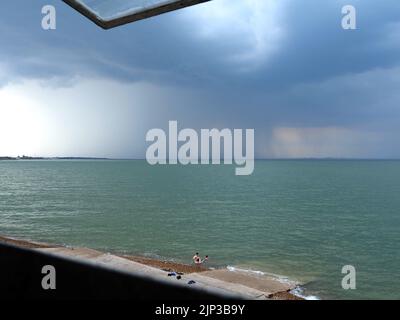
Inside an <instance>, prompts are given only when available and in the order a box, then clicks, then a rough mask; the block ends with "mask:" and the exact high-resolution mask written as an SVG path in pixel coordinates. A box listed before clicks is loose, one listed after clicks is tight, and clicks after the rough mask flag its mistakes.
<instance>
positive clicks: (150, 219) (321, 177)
mask: <svg viewBox="0 0 400 320" xmlns="http://www.w3.org/2000/svg"><path fill="white" fill-rule="evenodd" d="M0 234H3V235H4V234H5V235H9V236H15V237H22V238H26V239H32V240H41V241H48V242H54V243H59V244H67V245H74V246H87V247H91V248H96V249H101V250H105V251H112V252H123V253H130V254H139V255H147V256H151V257H164V258H168V259H172V260H176V261H180V262H191V261H190V259H191V257H192V256H193V254H194V252H196V251H199V252H200V253H201V254H202V255H206V254H208V255H209V256H210V257H211V263H212V265H214V266H218V267H221V266H234V267H238V268H243V269H249V270H257V271H263V272H266V273H272V274H275V275H281V276H286V277H288V278H290V279H293V280H298V281H301V282H303V283H305V289H306V294H310V295H316V296H318V297H321V298H334V299H336V298H338V299H339V298H340V299H356V298H362V299H370V298H378V299H379V298H391V299H394V298H397V299H399V298H400V276H399V271H400V270H399V269H400V161H312V160H310V161H258V162H257V163H256V169H255V172H254V174H253V175H252V176H249V177H237V176H235V174H234V167H233V166H188V167H182V166H158V167H151V166H149V165H147V163H146V162H144V161H1V162H0ZM344 265H353V266H355V267H356V269H357V290H355V291H344V290H343V289H342V288H341V280H342V277H343V275H342V274H341V269H342V267H343V266H344Z"/></svg>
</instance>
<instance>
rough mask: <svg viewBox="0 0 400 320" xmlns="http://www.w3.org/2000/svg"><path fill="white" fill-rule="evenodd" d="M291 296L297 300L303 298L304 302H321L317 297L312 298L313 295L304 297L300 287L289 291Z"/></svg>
mask: <svg viewBox="0 0 400 320" xmlns="http://www.w3.org/2000/svg"><path fill="white" fill-rule="evenodd" d="M290 293H291V294H293V295H295V296H296V297H299V298H303V299H305V300H321V299H320V298H319V297H317V296H313V295H309V296H307V295H305V293H304V289H303V288H302V287H300V286H297V287H296V288H294V289H293V290H292V291H290Z"/></svg>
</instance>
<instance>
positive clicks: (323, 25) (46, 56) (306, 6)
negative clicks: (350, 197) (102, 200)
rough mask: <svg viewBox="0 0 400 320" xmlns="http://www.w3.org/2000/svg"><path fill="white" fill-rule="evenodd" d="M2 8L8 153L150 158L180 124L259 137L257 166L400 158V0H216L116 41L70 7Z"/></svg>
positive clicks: (130, 29)
mask: <svg viewBox="0 0 400 320" xmlns="http://www.w3.org/2000/svg"><path fill="white" fill-rule="evenodd" d="M48 4H50V5H54V6H55V8H56V10H57V11H56V12H57V29H56V30H43V29H42V27H41V20H42V17H43V15H42V13H41V9H42V7H43V6H44V5H48ZM348 4H350V5H353V6H355V8H356V10H357V29H356V30H344V29H343V28H342V26H341V20H342V17H343V15H342V12H341V11H342V7H343V6H344V5H348ZM0 12H1V13H2V16H1V19H0V156H5V155H10V156H17V155H31V156H90V157H110V158H143V157H144V156H145V153H146V148H147V147H148V143H147V142H146V140H145V137H146V133H147V131H148V130H150V129H152V128H164V129H167V128H168V121H172V120H177V121H178V125H179V128H180V129H184V128H193V129H196V130H199V129H201V128H205V129H212V128H219V129H223V128H231V129H234V128H240V129H255V136H256V138H255V149H256V151H255V152H256V157H257V158H308V157H312V158H315V157H322V158H325V157H335V158H400V139H399V137H400V126H399V120H400V90H399V87H400V2H399V1H398V0H385V1H378V0H326V1H320V0H304V1H296V0H213V1H211V2H207V3H204V4H200V5H197V6H193V7H190V8H186V9H183V10H180V11H175V12H172V13H168V14H165V15H162V16H158V17H153V18H151V19H147V20H144V21H140V22H136V23H133V24H129V25H126V26H122V27H119V28H116V29H112V30H107V31H105V30H102V29H100V28H99V27H97V26H96V25H94V24H93V23H92V22H91V21H89V20H87V19H86V18H84V17H83V16H81V15H80V14H78V13H77V12H76V11H74V10H72V9H71V8H70V7H69V6H67V5H66V4H65V3H63V2H62V1H60V0H35V1H25V0H12V1H11V0H7V1H1V2H0Z"/></svg>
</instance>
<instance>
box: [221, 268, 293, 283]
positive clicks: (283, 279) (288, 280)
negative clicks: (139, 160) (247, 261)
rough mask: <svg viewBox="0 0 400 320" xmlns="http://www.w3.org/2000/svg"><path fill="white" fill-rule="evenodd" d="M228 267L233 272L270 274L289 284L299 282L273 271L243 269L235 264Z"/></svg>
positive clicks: (259, 274)
mask: <svg viewBox="0 0 400 320" xmlns="http://www.w3.org/2000/svg"><path fill="white" fill-rule="evenodd" d="M226 268H227V269H228V270H229V271H232V272H235V271H236V272H243V273H249V274H254V275H258V276H268V277H271V278H273V279H275V280H277V281H279V282H280V283H284V284H289V285H297V284H298V282H297V281H295V280H291V279H289V278H288V277H285V276H281V275H277V274H273V273H267V272H263V271H258V270H252V269H242V268H237V267H233V266H227V267H226Z"/></svg>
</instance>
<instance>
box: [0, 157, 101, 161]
mask: <svg viewBox="0 0 400 320" xmlns="http://www.w3.org/2000/svg"><path fill="white" fill-rule="evenodd" d="M1 160H109V159H108V158H95V157H28V156H22V157H0V161H1Z"/></svg>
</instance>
